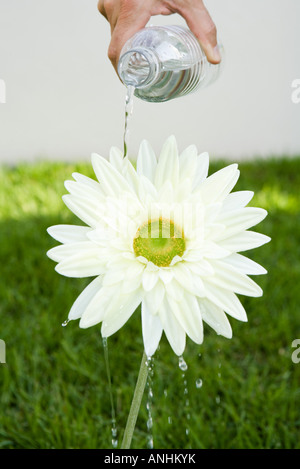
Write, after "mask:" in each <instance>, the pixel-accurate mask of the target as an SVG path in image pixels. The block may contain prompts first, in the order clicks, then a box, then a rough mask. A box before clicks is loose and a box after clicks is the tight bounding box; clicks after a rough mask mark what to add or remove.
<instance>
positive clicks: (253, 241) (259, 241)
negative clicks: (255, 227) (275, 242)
mask: <svg viewBox="0 0 300 469" xmlns="http://www.w3.org/2000/svg"><path fill="white" fill-rule="evenodd" d="M269 241H271V238H270V237H269V236H266V235H264V234H262V233H257V232H256V231H243V232H241V233H237V234H235V235H232V236H230V237H228V238H226V239H223V240H221V241H219V245H220V246H222V247H224V248H225V249H228V250H229V251H235V252H241V251H248V250H249V249H254V248H258V247H260V246H262V245H263V244H266V243H268V242H269Z"/></svg>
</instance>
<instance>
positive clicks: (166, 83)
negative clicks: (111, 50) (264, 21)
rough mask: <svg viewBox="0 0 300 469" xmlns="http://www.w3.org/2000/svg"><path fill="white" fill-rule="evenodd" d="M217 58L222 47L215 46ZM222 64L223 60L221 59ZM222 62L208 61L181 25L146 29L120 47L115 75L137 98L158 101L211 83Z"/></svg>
mask: <svg viewBox="0 0 300 469" xmlns="http://www.w3.org/2000/svg"><path fill="white" fill-rule="evenodd" d="M219 49H220V53H221V57H222V56H223V47H222V46H221V45H219ZM222 62H223V60H222ZM222 62H221V63H220V64H216V65H213V64H211V63H210V62H208V60H207V58H206V55H205V54H204V52H203V50H202V48H201V46H200V44H199V42H198V40H197V39H196V37H195V36H194V35H193V34H192V33H191V31H190V30H189V29H188V28H185V27H183V26H148V27H146V28H144V29H142V30H141V31H139V32H137V33H136V34H135V35H134V36H133V37H132V38H131V39H129V41H127V42H126V44H125V45H124V47H123V49H122V51H121V54H120V59H119V64H118V73H119V76H120V78H121V80H122V82H123V83H124V84H125V85H126V86H127V87H129V86H131V87H134V88H135V91H134V94H135V96H137V97H138V98H141V99H143V100H145V101H151V102H162V101H168V100H170V99H174V98H177V97H179V96H184V95H186V94H188V93H191V92H193V91H196V90H197V89H199V88H202V87H204V86H207V85H209V84H211V83H213V82H214V81H215V80H216V79H217V78H218V76H219V74H220V71H221V68H222Z"/></svg>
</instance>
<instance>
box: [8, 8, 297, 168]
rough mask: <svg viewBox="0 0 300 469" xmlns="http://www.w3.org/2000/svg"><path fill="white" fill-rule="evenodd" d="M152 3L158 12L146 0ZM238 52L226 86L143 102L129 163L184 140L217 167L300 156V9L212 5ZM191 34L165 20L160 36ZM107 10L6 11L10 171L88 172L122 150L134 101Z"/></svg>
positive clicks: (230, 51)
mask: <svg viewBox="0 0 300 469" xmlns="http://www.w3.org/2000/svg"><path fill="white" fill-rule="evenodd" d="M143 1H146V0H143ZM206 5H207V7H208V9H209V11H210V12H211V15H212V17H213V19H214V21H215V23H216V25H217V27H218V30H219V34H220V36H221V38H222V41H223V43H224V46H225V49H226V66H225V70H224V72H223V75H222V77H221V78H220V80H219V81H218V83H216V84H214V85H213V86H212V87H210V88H207V89H206V90H202V91H198V92H197V93H195V94H191V95H190V96H187V97H184V98H180V99H176V100H173V101H169V102H167V103H159V104H154V103H145V102H143V101H140V100H138V99H135V101H134V111H133V116H132V120H131V122H130V142H129V143H130V144H129V153H130V154H132V155H136V152H137V149H138V146H139V143H140V141H141V140H142V139H143V138H147V139H148V140H149V141H150V142H151V143H152V144H153V146H154V148H155V149H156V150H157V151H158V150H159V149H160V148H161V145H162V143H163V141H164V140H165V139H166V137H167V136H169V135H170V134H174V135H175V136H176V137H177V139H178V142H179V147H180V149H183V148H184V147H185V146H187V145H189V144H191V143H195V144H196V145H197V146H198V148H199V150H201V151H204V150H207V151H209V153H210V154H211V156H212V157H213V158H216V157H229V158H231V159H235V160H240V159H241V158H247V157H251V156H254V155H255V156H266V155H270V154H273V155H280V154H282V153H285V154H290V155H292V154H296V153H298V154H300V132H299V128H300V103H299V104H295V103H293V102H292V100H291V94H292V88H291V84H292V81H293V80H294V79H296V78H300V30H299V24H298V22H299V19H300V2H299V0H286V1H284V2H283V1H282V0H251V1H245V0H207V1H206ZM174 22H176V23H178V22H182V19H181V18H178V17H176V16H173V17H168V18H166V17H157V18H155V19H153V21H152V23H154V24H164V23H168V24H170V23H174ZM109 40H110V28H109V25H108V24H107V22H106V20H105V19H104V18H103V17H102V16H101V15H100V14H99V13H98V11H97V0H52V1H51V2H49V0H47V1H46V0H0V79H1V80H4V81H5V84H6V103H5V104H3V103H1V102H0V161H2V162H15V161H21V160H27V161H32V160H36V159H42V158H47V159H50V158H52V159H63V160H75V159H81V160H84V159H86V160H88V159H89V157H90V153H91V152H93V151H96V152H98V153H100V154H103V155H104V156H106V155H107V154H108V151H109V148H110V146H112V145H116V146H119V147H122V137H123V127H124V102H125V89H124V87H123V85H122V84H121V83H120V81H119V79H118V78H117V76H116V75H115V72H114V70H113V68H112V66H111V65H110V63H109V60H108V59H107V48H108V44H109Z"/></svg>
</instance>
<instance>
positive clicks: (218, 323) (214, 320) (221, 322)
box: [198, 298, 232, 339]
mask: <svg viewBox="0 0 300 469" xmlns="http://www.w3.org/2000/svg"><path fill="white" fill-rule="evenodd" d="M198 303H199V307H200V312H201V315H202V319H203V321H204V322H206V324H208V325H209V326H210V327H211V328H212V329H214V330H215V331H216V333H217V334H219V335H222V336H224V337H227V338H228V339H231V337H232V329H231V326H230V322H229V321H228V318H227V316H226V314H225V313H224V311H223V309H222V308H219V307H218V306H216V305H215V304H214V303H212V302H211V301H209V300H207V299H206V298H201V299H198Z"/></svg>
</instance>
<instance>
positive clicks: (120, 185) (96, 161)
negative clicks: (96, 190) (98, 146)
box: [92, 153, 131, 197]
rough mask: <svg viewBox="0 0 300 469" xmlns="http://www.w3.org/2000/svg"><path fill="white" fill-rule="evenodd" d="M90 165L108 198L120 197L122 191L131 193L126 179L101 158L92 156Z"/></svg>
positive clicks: (95, 155) (94, 154)
mask: <svg viewBox="0 0 300 469" xmlns="http://www.w3.org/2000/svg"><path fill="white" fill-rule="evenodd" d="M92 165H93V168H94V171H95V174H96V176H97V179H98V181H99V182H100V185H101V186H102V187H103V189H104V191H105V193H106V194H107V195H110V196H112V197H113V196H117V195H120V194H121V193H122V192H123V191H125V192H131V188H130V186H129V184H128V182H127V181H126V179H125V178H124V177H123V176H122V175H121V174H120V173H119V172H118V171H117V170H116V169H115V168H114V167H113V166H112V165H111V164H110V163H109V162H108V161H107V160H106V159H105V158H103V157H102V156H99V155H97V154H96V153H93V154H92Z"/></svg>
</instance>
